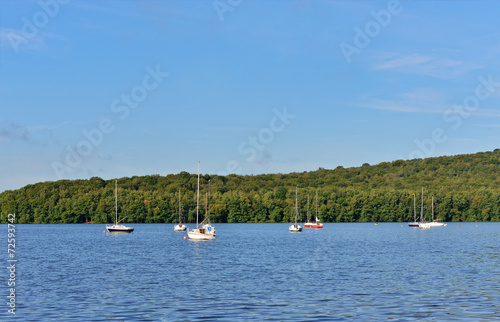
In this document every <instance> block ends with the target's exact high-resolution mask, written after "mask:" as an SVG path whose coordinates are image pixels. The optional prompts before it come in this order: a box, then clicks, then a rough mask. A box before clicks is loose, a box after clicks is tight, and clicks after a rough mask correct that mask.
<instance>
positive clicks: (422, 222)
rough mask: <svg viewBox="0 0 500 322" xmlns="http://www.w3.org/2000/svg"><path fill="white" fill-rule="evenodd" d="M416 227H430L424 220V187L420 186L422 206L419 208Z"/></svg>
mask: <svg viewBox="0 0 500 322" xmlns="http://www.w3.org/2000/svg"><path fill="white" fill-rule="evenodd" d="M418 228H420V229H429V228H431V226H430V225H429V223H428V222H425V221H424V187H422V207H421V208H420V221H419V222H418Z"/></svg>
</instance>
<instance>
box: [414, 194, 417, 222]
mask: <svg viewBox="0 0 500 322" xmlns="http://www.w3.org/2000/svg"><path fill="white" fill-rule="evenodd" d="M413 222H417V197H416V195H415V194H413Z"/></svg>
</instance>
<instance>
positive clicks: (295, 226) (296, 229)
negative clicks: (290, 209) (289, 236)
mask: <svg viewBox="0 0 500 322" xmlns="http://www.w3.org/2000/svg"><path fill="white" fill-rule="evenodd" d="M297 201H298V197H297V188H295V224H292V225H290V227H288V229H289V230H290V232H292V233H298V232H300V231H302V226H301V225H299V224H297V214H298V212H299V210H298V205H297Z"/></svg>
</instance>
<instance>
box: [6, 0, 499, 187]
mask: <svg viewBox="0 0 500 322" xmlns="http://www.w3.org/2000/svg"><path fill="white" fill-rule="evenodd" d="M499 57H500V2H498V1H492V0H485V1H394V0H391V1H326V0H325V1H319V0H310V1H306V0H300V1H299V0H297V1H295V0H273V1H264V0H251V1H250V0H207V1H197V0H189V1H186V0H181V1H175V0H169V1H159V0H158V1H154V0H142V1H118V0H115V1H81V0H41V1H23V0H16V1H14V0H12V1H1V2H0V108H1V113H0V149H1V153H0V162H1V165H0V192H1V191H5V190H13V189H18V188H21V187H23V186H25V185H27V184H33V183H37V182H44V181H57V180H60V179H88V178H91V177H94V176H98V177H101V178H104V179H112V178H121V177H131V176H143V175H152V174H159V175H167V174H176V173H179V172H181V171H187V172H189V173H196V172H197V165H198V161H200V162H201V172H202V173H209V174H219V175H226V174H228V173H236V174H243V175H252V174H253V175H257V174H263V173H290V172H303V171H314V170H317V169H318V168H320V167H321V168H326V169H334V168H336V167H338V166H343V167H353V166H360V165H362V164H364V163H369V164H378V163H380V162H391V161H394V160H398V159H403V160H409V159H415V158H427V157H434V156H442V155H457V154H467V153H476V152H482V151H491V150H494V149H496V148H499V147H500V144H499V142H498V138H499V137H500V122H499V121H500V65H499V61H500V59H499Z"/></svg>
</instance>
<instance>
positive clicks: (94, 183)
mask: <svg viewBox="0 0 500 322" xmlns="http://www.w3.org/2000/svg"><path fill="white" fill-rule="evenodd" d="M499 172H500V150H499V149H496V150H494V151H491V152H481V153H475V154H466V155H456V156H442V157H434V158H426V159H414V160H407V161H404V160H396V161H393V162H382V163H379V164H377V165H369V164H367V163H365V164H363V165H362V166H360V167H351V168H344V167H342V166H339V167H337V168H335V169H324V168H319V169H318V170H316V171H310V172H301V173H289V174H262V175H234V174H230V175H227V176H219V175H210V174H202V175H201V178H200V208H199V211H200V217H202V216H204V215H205V213H206V212H207V208H208V207H207V206H208V204H209V209H210V218H211V221H212V222H213V223H267V222H272V223H274V222H291V221H293V219H294V207H295V206H294V205H295V190H296V188H297V189H298V207H299V218H300V221H304V220H306V216H307V213H308V209H309V210H310V214H311V217H314V216H315V214H316V211H317V212H318V217H319V218H320V219H321V220H322V221H323V222H407V221H413V216H414V211H413V209H414V208H413V204H414V195H415V197H416V204H417V215H418V216H419V215H420V205H421V200H422V196H421V192H422V188H423V191H424V200H423V202H424V216H425V219H426V220H428V221H429V220H430V219H431V208H432V207H431V200H432V199H433V200H434V216H435V218H439V219H440V220H441V221H446V222H450V221H500V190H499V189H498V187H500V180H499V178H498V176H497V173H499ZM117 183H118V190H117V191H118V192H117V193H118V199H117V200H118V217H119V218H125V219H124V220H123V222H124V223H173V222H177V221H178V220H179V209H180V212H181V214H182V217H183V221H184V222H186V221H187V222H189V223H192V222H196V187H197V174H190V173H188V172H181V173H179V174H169V175H166V176H161V175H147V176H134V177H131V178H118V179H117ZM209 186H210V200H208V188H209ZM179 194H180V205H179ZM316 195H317V203H316ZM308 199H309V207H308ZM0 210H1V213H0V218H1V220H2V222H3V223H6V222H7V216H8V214H9V213H15V214H16V219H17V223H40V224H41V223H86V222H94V223H111V222H113V221H114V217H115V179H110V180H103V179H101V178H99V177H92V178H90V179H88V180H59V181H55V182H41V183H36V184H30V185H27V186H25V187H23V188H21V189H17V190H7V191H4V192H2V193H1V194H0Z"/></svg>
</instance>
